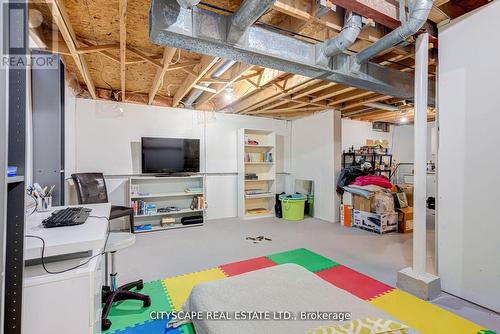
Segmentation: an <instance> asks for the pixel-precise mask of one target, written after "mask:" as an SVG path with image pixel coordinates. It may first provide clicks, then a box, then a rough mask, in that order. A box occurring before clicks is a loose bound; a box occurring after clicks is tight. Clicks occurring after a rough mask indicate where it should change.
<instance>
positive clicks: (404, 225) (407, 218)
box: [398, 206, 413, 233]
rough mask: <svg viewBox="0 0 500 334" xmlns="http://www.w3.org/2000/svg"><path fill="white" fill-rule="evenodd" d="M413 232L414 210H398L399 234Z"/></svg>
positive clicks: (410, 208) (408, 208)
mask: <svg viewBox="0 0 500 334" xmlns="http://www.w3.org/2000/svg"><path fill="white" fill-rule="evenodd" d="M411 231H413V208H412V207H411V206H409V207H407V208H401V209H398V232H399V233H408V232H411Z"/></svg>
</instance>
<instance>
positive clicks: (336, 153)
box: [333, 110, 342, 222]
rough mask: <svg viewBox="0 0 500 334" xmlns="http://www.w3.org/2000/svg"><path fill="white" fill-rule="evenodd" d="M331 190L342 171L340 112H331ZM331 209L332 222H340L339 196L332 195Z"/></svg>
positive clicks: (335, 193)
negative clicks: (332, 213)
mask: <svg viewBox="0 0 500 334" xmlns="http://www.w3.org/2000/svg"><path fill="white" fill-rule="evenodd" d="M333 159H334V161H333V171H334V174H333V176H334V177H333V189H335V188H336V185H337V179H338V177H339V174H340V171H341V170H342V113H341V112H340V110H334V111H333ZM333 196H334V199H333V207H334V208H335V216H334V219H335V220H334V221H335V222H340V202H341V201H340V195H339V194H337V192H336V191H334V193H333Z"/></svg>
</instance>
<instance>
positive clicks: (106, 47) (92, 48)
mask: <svg viewBox="0 0 500 334" xmlns="http://www.w3.org/2000/svg"><path fill="white" fill-rule="evenodd" d="M119 48H120V44H116V43H114V44H101V45H91V46H84V47H80V48H77V49H76V52H78V53H79V54H84V53H93V52H100V51H106V50H117V49H119Z"/></svg>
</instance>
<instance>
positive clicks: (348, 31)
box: [321, 12, 363, 57]
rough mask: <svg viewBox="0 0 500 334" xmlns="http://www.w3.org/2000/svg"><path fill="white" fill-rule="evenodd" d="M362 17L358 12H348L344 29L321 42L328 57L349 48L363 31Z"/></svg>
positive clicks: (322, 49)
mask: <svg viewBox="0 0 500 334" xmlns="http://www.w3.org/2000/svg"><path fill="white" fill-rule="evenodd" d="M362 19H363V18H362V17H361V16H360V15H358V14H356V13H353V12H348V13H346V15H345V19H344V27H343V28H342V31H340V33H339V34H338V35H337V36H336V37H335V38H332V39H329V40H327V41H325V42H323V43H321V51H322V52H323V54H324V55H325V56H327V57H333V56H336V55H338V54H341V53H342V52H344V51H345V50H347V48H349V47H350V46H351V45H352V44H354V42H356V39H357V38H358V35H359V33H360V32H361V26H362Z"/></svg>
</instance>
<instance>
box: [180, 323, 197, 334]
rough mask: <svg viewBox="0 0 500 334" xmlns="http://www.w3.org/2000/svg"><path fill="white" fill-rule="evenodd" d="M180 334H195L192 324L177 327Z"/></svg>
mask: <svg viewBox="0 0 500 334" xmlns="http://www.w3.org/2000/svg"><path fill="white" fill-rule="evenodd" d="M179 328H180V330H181V333H182V334H196V331H195V330H194V327H193V324H185V325H182V326H181V327H179Z"/></svg>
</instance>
